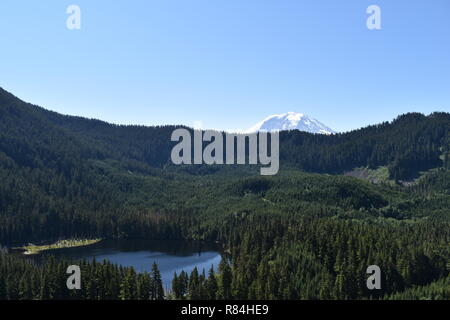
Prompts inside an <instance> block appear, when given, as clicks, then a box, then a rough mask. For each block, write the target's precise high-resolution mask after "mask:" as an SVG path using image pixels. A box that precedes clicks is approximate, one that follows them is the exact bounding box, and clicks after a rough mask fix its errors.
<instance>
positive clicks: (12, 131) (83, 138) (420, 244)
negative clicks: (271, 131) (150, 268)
mask: <svg viewBox="0 0 450 320" xmlns="http://www.w3.org/2000/svg"><path fill="white" fill-rule="evenodd" d="M174 128H175V127H174V126H163V127H142V126H119V125H112V124H108V123H105V122H102V121H99V120H89V119H84V118H79V117H71V116H63V115H60V114H57V113H55V112H51V111H47V110H45V109H42V108H40V107H37V106H33V105H30V104H27V103H25V102H22V101H21V100H19V99H18V98H16V97H14V96H13V95H11V94H9V93H8V92H6V91H4V90H2V89H0V181H1V183H0V244H3V245H6V246H11V245H18V244H23V243H26V242H31V241H32V242H39V241H47V240H57V239H64V238H131V237H134V238H146V239H193V240H204V241H218V242H219V243H220V244H221V245H222V247H223V251H224V257H225V258H224V259H223V263H222V264H221V267H220V268H219V270H211V271H210V272H208V270H206V273H205V274H204V273H203V271H202V270H196V271H195V272H193V273H192V274H189V275H188V274H185V273H183V274H179V275H176V276H175V278H174V282H173V292H171V294H170V296H166V298H177V299H222V298H226V299H227V298H233V299H367V298H379V299H405V298H406V299H407V298H414V299H422V298H424V299H426V298H433V299H448V280H446V279H448V277H449V271H450V265H449V264H450V185H449V181H450V179H449V178H450V173H449V172H450V171H449V169H450V161H449V151H450V147H449V145H450V135H449V130H450V114H448V113H433V114H431V115H429V116H425V115H421V114H417V113H412V114H406V115H402V116H399V117H398V118H397V119H395V120H394V121H392V122H389V123H388V122H386V123H383V124H379V125H374V126H370V127H366V128H363V129H359V130H355V131H352V132H348V133H343V134H337V135H331V136H325V135H313V134H308V133H304V132H298V131H292V132H283V133H282V134H281V137H280V163H281V171H280V173H279V174H278V175H276V176H273V177H261V176H259V174H258V171H257V170H256V169H257V168H254V167H251V166H180V167H178V166H173V165H172V164H171V163H170V150H171V148H172V146H173V144H174V143H172V142H170V135H171V133H172V131H173V129H174ZM357 167H366V168H368V169H369V170H370V169H375V168H378V167H386V168H387V170H388V172H389V179H390V181H385V182H382V183H379V184H373V183H370V182H367V181H363V180H359V179H356V178H353V177H348V176H343V175H340V174H341V173H344V172H346V171H349V170H352V169H354V168H357ZM413 179H416V180H413ZM395 181H408V184H402V183H396V182H395ZM67 263H68V262H65V261H63V262H61V261H58V262H57V261H48V262H45V263H43V264H42V265H35V264H33V263H31V262H30V261H27V260H24V259H23V258H20V257H15V256H11V255H9V254H6V253H5V252H2V253H0V270H2V272H1V273H0V299H51V298H55V299H70V298H73V299H80V298H81V299H84V298H86V299H157V298H161V295H159V296H158V297H156V296H155V295H149V292H154V290H153V289H152V290H153V291H149V288H151V287H152V286H153V288H155V285H157V284H158V281H154V280H152V275H148V274H142V275H141V274H136V272H135V271H134V270H131V269H127V268H119V267H117V266H112V265H110V264H108V263H102V262H99V263H94V264H92V263H87V262H85V263H84V264H83V268H84V270H90V271H88V272H87V273H88V274H89V276H88V278H87V279H85V280H84V281H86V283H85V284H86V286H84V287H83V290H81V292H78V293H72V294H71V295H68V293H67V292H62V291H61V290H59V289H57V288H59V287H61V286H64V285H65V279H66V277H65V276H66V274H65V273H63V275H62V278H64V279H62V278H58V279H53V280H51V281H49V280H48V278H49V277H50V274H54V273H55V270H60V269H61V270H62V269H63V266H64V265H66V264H67ZM373 264H376V265H379V266H380V268H381V269H382V270H383V285H382V288H383V289H382V290H380V291H370V290H368V289H367V288H366V285H365V279H366V278H367V275H366V272H365V271H366V268H367V266H369V265H373ZM58 268H59V269H58ZM24 270H27V272H26V275H25V273H24ZM101 274H108V275H113V277H114V279H115V280H114V281H113V282H112V284H111V286H112V287H111V288H108V287H106V285H105V284H104V283H103V282H102V280H101V279H103V278H101V277H99V276H97V275H101ZM155 274H156V273H155ZM155 277H156V278H157V275H156V276H155ZM99 279H100V280H99ZM63 280H64V282H63V283H62V284H61V283H60V282H61V281H63ZM93 281H99V283H100V286H99V288H102V289H99V290H100V291H101V292H100V291H99V292H97V293H96V294H94V293H92V292H89V288H90V287H91V286H92V285H87V284H88V283H92V282H93ZM26 283H34V284H33V286H34V287H31V286H29V285H27V284H26ZM18 284H21V286H22V287H20V286H18ZM121 288H125V289H126V288H128V289H126V290H125V289H123V290H121ZM143 290H144V291H145V292H146V293H142V291H143ZM155 290H156V289H155ZM24 292H25V293H24Z"/></svg>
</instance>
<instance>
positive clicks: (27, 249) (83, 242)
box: [14, 239, 102, 255]
mask: <svg viewBox="0 0 450 320" xmlns="http://www.w3.org/2000/svg"><path fill="white" fill-rule="evenodd" d="M101 240H102V239H71V240H60V241H58V242H55V243H53V244H49V245H34V244H29V245H28V246H23V247H18V248H14V249H15V250H24V252H23V254H25V255H33V254H39V253H41V252H43V251H47V250H53V249H64V248H75V247H85V246H90V245H92V244H95V243H98V242H100V241H101Z"/></svg>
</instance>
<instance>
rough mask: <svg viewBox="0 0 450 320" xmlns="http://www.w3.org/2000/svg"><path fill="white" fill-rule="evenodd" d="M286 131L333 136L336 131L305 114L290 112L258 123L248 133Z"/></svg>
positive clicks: (275, 115)
mask: <svg viewBox="0 0 450 320" xmlns="http://www.w3.org/2000/svg"><path fill="white" fill-rule="evenodd" d="M284 130H300V131H306V132H310V133H321V134H333V133H335V131H333V130H332V129H330V128H329V127H327V126H326V125H324V124H323V123H321V122H319V121H318V120H316V119H314V118H311V117H309V116H307V115H306V114H303V113H296V112H288V113H283V114H274V115H272V116H270V117H267V118H266V119H264V120H263V121H261V122H258V123H257V124H255V125H254V126H253V127H251V128H250V129H248V130H246V131H245V132H246V133H251V132H258V131H268V132H271V131H284Z"/></svg>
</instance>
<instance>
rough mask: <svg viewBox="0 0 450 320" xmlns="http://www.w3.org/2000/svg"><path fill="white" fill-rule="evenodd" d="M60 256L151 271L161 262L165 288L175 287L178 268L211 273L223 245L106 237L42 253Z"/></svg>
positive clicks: (160, 266)
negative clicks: (78, 245) (89, 243)
mask: <svg viewBox="0 0 450 320" xmlns="http://www.w3.org/2000/svg"><path fill="white" fill-rule="evenodd" d="M42 255H52V256H55V257H56V258H68V259H74V260H79V259H86V260H88V261H92V260H94V259H95V260H96V261H99V262H100V261H103V260H109V261H111V262H112V263H115V264H119V265H122V266H126V267H134V268H135V270H136V271H137V272H144V271H150V270H151V267H152V264H153V262H156V263H157V264H158V268H159V270H160V271H161V276H162V280H163V284H164V287H165V288H170V287H171V282H172V278H173V274H174V272H176V273H177V274H179V273H180V272H181V271H182V270H184V271H186V272H188V273H190V272H191V271H192V270H194V268H195V267H197V269H198V270H199V272H202V270H203V269H205V272H206V274H207V273H208V271H209V269H210V268H211V266H213V267H214V270H217V267H218V265H219V263H220V260H221V255H220V253H219V249H218V247H217V246H215V245H214V244H205V243H200V242H191V241H172V240H169V241H167V240H164V241H163V240H104V241H101V242H99V243H96V244H93V245H91V246H87V247H78V248H67V249H56V250H50V251H46V252H44V253H42Z"/></svg>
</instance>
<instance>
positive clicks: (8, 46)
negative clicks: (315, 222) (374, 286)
mask: <svg viewBox="0 0 450 320" xmlns="http://www.w3.org/2000/svg"><path fill="white" fill-rule="evenodd" d="M71 4H76V5H78V6H79V7H80V8H81V30H74V31H70V30H68V29H67V28H66V19H67V17H68V15H67V14H66V8H67V7H68V6H69V5H71ZM371 4H376V5H378V6H380V8H381V13H382V17H381V18H382V29H381V30H376V31H369V30H368V29H367V27H366V18H367V16H368V15H367V14H366V8H367V7H368V6H369V5H371ZM449 17H450V1H448V0H371V1H366V0H342V1H337V0H308V1H301V0H126V1H125V0H114V1H111V0H108V1H107V0H95V1H94V0H71V1H64V0H45V1H35V0H28V1H25V0H1V2H0V43H1V47H0V86H1V87H3V88H5V89H6V90H8V91H11V92H12V93H14V94H15V95H17V96H19V97H20V98H22V99H24V100H26V101H29V102H33V103H35V104H38V105H41V106H44V107H46V108H48V109H51V110H55V111H58V112H61V113H65V114H72V115H81V116H86V117H94V118H99V119H102V120H106V121H110V122H114V123H124V124H145V125H156V124H187V125H192V123H193V122H194V121H202V122H203V125H204V127H205V128H217V129H246V128H248V127H250V126H252V125H253V124H254V123H256V122H258V121H260V120H261V119H263V118H265V117H266V116H268V115H271V114H274V113H283V112H287V111H297V112H303V113H306V114H309V115H311V116H312V117H315V118H317V119H319V120H320V121H322V122H324V123H325V124H326V125H328V126H330V127H331V128H333V129H335V130H338V131H345V130H349V129H353V128H358V127H361V126H365V125H367V124H373V123H378V122H381V121H384V120H391V119H392V118H394V117H395V116H397V115H398V114H401V113H405V112H408V111H419V112H423V113H430V112H432V111H438V110H439V111H450V18H449Z"/></svg>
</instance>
